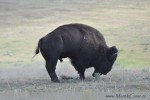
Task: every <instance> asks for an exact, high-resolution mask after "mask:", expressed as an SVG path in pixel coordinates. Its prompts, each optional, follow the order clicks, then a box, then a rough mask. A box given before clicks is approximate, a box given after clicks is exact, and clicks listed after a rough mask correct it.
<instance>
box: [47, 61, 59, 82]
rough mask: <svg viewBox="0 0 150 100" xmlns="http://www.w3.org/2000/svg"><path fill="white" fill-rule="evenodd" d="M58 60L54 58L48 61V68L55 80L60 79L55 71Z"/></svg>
mask: <svg viewBox="0 0 150 100" xmlns="http://www.w3.org/2000/svg"><path fill="white" fill-rule="evenodd" d="M57 61H58V60H54V59H53V60H47V61H46V69H47V72H48V74H49V76H50V77H51V80H52V81H53V82H59V79H58V77H57V75H56V72H55V69H56V64H57Z"/></svg>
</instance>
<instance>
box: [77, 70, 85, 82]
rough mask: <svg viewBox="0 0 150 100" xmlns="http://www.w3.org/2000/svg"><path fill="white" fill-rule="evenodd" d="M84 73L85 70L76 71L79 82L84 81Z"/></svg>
mask: <svg viewBox="0 0 150 100" xmlns="http://www.w3.org/2000/svg"><path fill="white" fill-rule="evenodd" d="M84 72H85V69H80V70H78V74H79V78H80V79H81V80H84V79H85V75H84Z"/></svg>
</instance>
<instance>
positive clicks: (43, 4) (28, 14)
mask: <svg viewBox="0 0 150 100" xmlns="http://www.w3.org/2000/svg"><path fill="white" fill-rule="evenodd" d="M14 3H16V5H13V4H11V3H10V5H7V4H6V3H2V6H1V7H3V8H5V9H1V13H0V21H1V23H0V52H1V53H0V58H1V59H0V67H5V66H8V67H9V66H10V67H11V66H15V65H16V66H26V65H27V66H35V65H36V63H39V62H40V63H42V62H43V58H42V57H41V56H37V57H36V58H35V61H33V62H31V60H30V58H31V57H32V56H33V55H34V54H33V52H34V49H35V47H36V45H37V42H38V40H39V39H40V38H41V37H42V36H44V35H46V34H47V33H49V32H50V31H52V30H53V29H55V28H56V27H58V26H59V25H62V24H66V23H85V24H88V25H91V26H93V27H95V28H97V29H98V30H100V31H101V32H102V33H103V35H104V37H105V39H106V41H107V44H108V45H109V46H113V45H116V46H117V47H118V49H119V57H118V59H117V61H116V64H118V65H120V66H124V67H126V68H135V67H136V68H137V67H139V68H140V67H149V66H150V62H149V61H150V53H149V52H148V51H149V49H150V44H149V43H150V39H149V37H150V34H149V33H150V28H149V26H150V24H149V22H150V10H149V9H150V7H149V3H150V2H149V0H143V1H141V0H132V1H130V0H126V1H123V0H112V1H109V2H108V1H107V0H103V1H96V0H94V1H88V2H85V1H81V0H76V1H60V3H58V1H52V2H49V1H40V0H39V1H38V2H34V0H30V2H26V1H22V2H20V5H21V6H20V5H19V4H18V3H17V2H14ZM18 8H19V9H18ZM4 20H5V21H4Z"/></svg>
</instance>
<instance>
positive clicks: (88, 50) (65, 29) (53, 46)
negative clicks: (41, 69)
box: [35, 23, 118, 82]
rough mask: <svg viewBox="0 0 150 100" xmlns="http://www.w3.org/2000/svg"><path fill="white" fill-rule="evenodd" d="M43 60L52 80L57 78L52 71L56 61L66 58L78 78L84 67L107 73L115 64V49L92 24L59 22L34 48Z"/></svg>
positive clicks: (57, 80)
mask: <svg viewBox="0 0 150 100" xmlns="http://www.w3.org/2000/svg"><path fill="white" fill-rule="evenodd" d="M39 51H40V52H41V54H42V56H43V58H44V59H45V61H46V69H47V72H48V74H49V76H50V78H51V80H52V81H53V82H59V79H58V77H57V75H56V73H55V69H56V64H57V61H58V60H60V61H61V62H62V61H63V60H62V59H63V58H67V57H68V58H69V59H70V61H71V63H72V65H73V66H74V68H75V69H76V70H77V72H78V74H79V77H80V79H82V80H83V79H85V75H84V72H85V70H86V69H87V68H90V67H94V69H95V71H94V73H93V74H92V75H93V76H94V75H95V73H100V74H104V75H106V74H107V73H108V72H109V71H110V70H111V69H112V65H113V64H114V62H115V60H116V58H117V53H118V50H117V48H116V47H115V46H112V47H108V46H107V45H106V42H105V39H104V37H103V35H102V34H101V33H100V32H99V31H98V30H97V29H95V28H93V27H91V26H88V25H84V24H78V23H75V24H67V25H62V26H59V27H58V28H56V29H55V30H53V31H52V32H50V33H49V34H47V35H46V36H44V37H42V38H41V39H40V40H39V42H38V46H37V48H36V50H35V55H36V54H38V53H39Z"/></svg>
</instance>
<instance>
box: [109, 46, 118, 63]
mask: <svg viewBox="0 0 150 100" xmlns="http://www.w3.org/2000/svg"><path fill="white" fill-rule="evenodd" d="M108 55H109V56H108V59H109V60H110V61H114V60H115V59H116V57H117V55H118V49H117V48H116V46H113V47H110V48H109V50H108Z"/></svg>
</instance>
